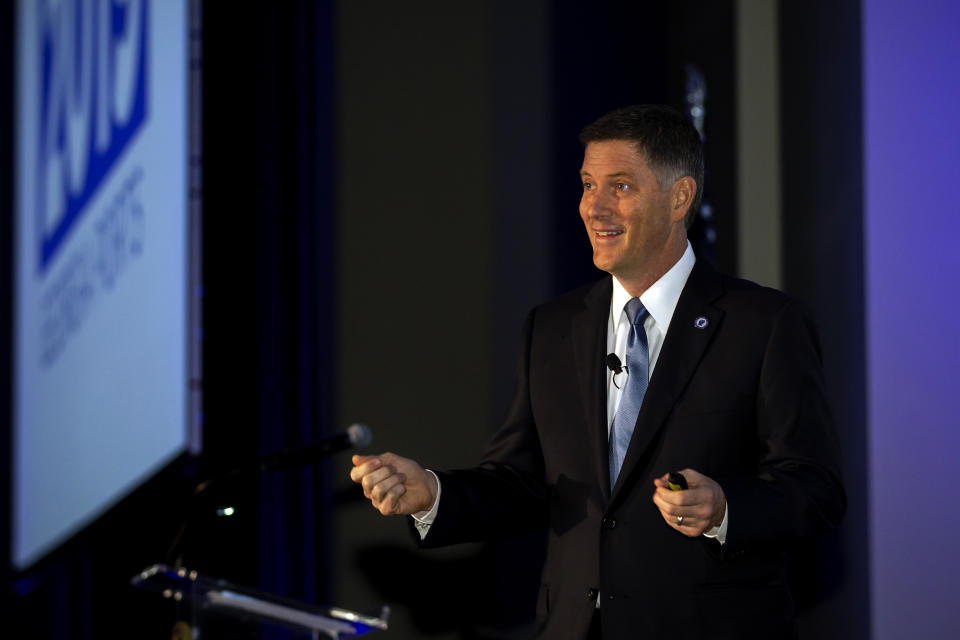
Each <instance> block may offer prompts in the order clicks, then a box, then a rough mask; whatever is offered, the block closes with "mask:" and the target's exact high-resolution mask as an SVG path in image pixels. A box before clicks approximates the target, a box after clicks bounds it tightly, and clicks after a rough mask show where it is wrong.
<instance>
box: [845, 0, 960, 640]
mask: <svg viewBox="0 0 960 640" xmlns="http://www.w3.org/2000/svg"><path fill="white" fill-rule="evenodd" d="M862 10H863V83H864V100H863V104H864V164H865V166H864V176H865V185H864V187H865V194H864V207H865V209H864V231H865V234H866V235H865V252H866V267H867V268H866V273H867V276H866V277H867V282H866V298H867V365H868V370H867V380H868V382H867V388H868V398H867V403H868V404H867V410H868V420H869V426H868V434H869V435H868V438H869V443H868V446H869V450H868V455H869V466H870V470H869V474H870V475H869V477H870V513H871V522H870V527H869V530H870V536H871V537H870V556H871V562H870V565H871V593H872V616H871V617H872V637H873V638H875V639H877V640H887V639H890V640H893V639H899V638H914V637H924V636H927V637H935V638H957V637H960V608H958V607H957V606H956V598H957V595H956V594H957V593H958V592H960V552H958V551H957V542H956V539H957V536H958V535H960V500H958V499H957V497H956V491H957V484H958V483H957V474H956V469H957V468H958V466H960V465H958V464H957V460H958V457H960V456H958V451H960V417H958V416H960V407H958V405H960V384H958V382H957V372H958V371H960V298H958V293H960V291H958V289H960V287H958V277H957V273H958V271H960V189H958V188H960V121H958V118H960V73H958V71H957V64H958V62H960V37H958V34H960V3H956V2H951V1H949V0H943V1H929V2H917V3H909V4H905V3H901V2H893V1H890V0H864V2H863V4H862Z"/></svg>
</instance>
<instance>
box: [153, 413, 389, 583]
mask: <svg viewBox="0 0 960 640" xmlns="http://www.w3.org/2000/svg"><path fill="white" fill-rule="evenodd" d="M372 440H373V433H372V432H371V431H370V428H369V427H367V426H366V425H363V424H352V425H350V426H349V427H347V430H346V432H345V433H338V434H337V435H335V436H331V437H329V438H324V439H323V440H320V441H319V442H313V443H310V444H306V445H303V446H300V447H291V448H289V449H281V450H279V451H275V452H274V453H271V454H269V455H267V456H264V457H263V458H260V460H257V461H255V462H250V463H247V464H244V465H241V466H238V467H234V468H232V469H230V470H228V471H227V472H226V473H222V474H219V475H216V476H213V477H212V478H208V479H207V480H204V481H203V482H201V483H199V484H198V485H197V486H196V487H194V489H193V493H192V494H191V495H190V499H189V501H188V503H187V505H186V515H185V517H184V519H183V520H182V522H181V524H180V529H179V530H178V531H177V534H176V535H175V536H174V538H173V541H172V543H171V544H170V547H169V548H168V550H167V555H166V558H167V563H168V564H173V566H175V567H179V566H180V565H181V560H182V554H181V549H182V545H183V539H184V534H185V533H186V532H187V529H188V528H189V526H190V524H191V523H192V522H193V521H194V520H195V519H196V518H197V517H198V516H199V515H200V514H201V513H202V512H204V511H206V509H207V508H209V505H205V504H204V502H203V501H202V500H201V499H202V498H203V497H204V494H205V493H207V491H208V489H210V487H211V486H212V485H218V486H219V485H221V484H223V483H224V482H225V481H227V480H231V479H235V478H238V477H242V476H248V475H253V474H256V473H259V472H267V471H280V470H283V469H295V468H297V467H301V466H303V465H306V464H310V463H311V462H316V461H318V460H320V459H322V458H325V457H327V456H331V455H333V454H335V453H339V452H341V451H345V450H347V449H362V448H364V447H367V446H369V445H370V442H371V441H372ZM231 512H232V511H231ZM218 515H219V511H218ZM224 515H226V514H224Z"/></svg>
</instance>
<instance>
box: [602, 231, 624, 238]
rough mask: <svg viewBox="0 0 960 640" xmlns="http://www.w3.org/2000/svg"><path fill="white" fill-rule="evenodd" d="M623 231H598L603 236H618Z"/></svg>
mask: <svg viewBox="0 0 960 640" xmlns="http://www.w3.org/2000/svg"><path fill="white" fill-rule="evenodd" d="M621 233H623V231H597V235H598V236H601V237H606V236H618V235H620V234H621Z"/></svg>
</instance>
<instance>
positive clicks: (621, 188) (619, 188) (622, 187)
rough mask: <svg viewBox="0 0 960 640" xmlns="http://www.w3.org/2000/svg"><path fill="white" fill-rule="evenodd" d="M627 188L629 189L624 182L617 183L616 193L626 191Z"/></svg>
mask: <svg viewBox="0 0 960 640" xmlns="http://www.w3.org/2000/svg"><path fill="white" fill-rule="evenodd" d="M629 188H630V185H628V184H627V183H625V182H618V183H617V191H626V190H627V189H629Z"/></svg>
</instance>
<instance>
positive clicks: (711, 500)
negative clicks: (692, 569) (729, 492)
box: [653, 469, 727, 538]
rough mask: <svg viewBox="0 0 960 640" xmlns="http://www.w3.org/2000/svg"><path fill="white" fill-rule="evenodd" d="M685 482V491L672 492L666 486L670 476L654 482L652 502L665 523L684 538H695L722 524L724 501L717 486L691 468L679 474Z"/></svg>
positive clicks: (725, 500)
mask: <svg viewBox="0 0 960 640" xmlns="http://www.w3.org/2000/svg"><path fill="white" fill-rule="evenodd" d="M680 473H682V474H683V477H684V478H686V479H687V487H688V488H687V489H684V490H683V491H671V490H670V488H669V487H668V486H667V478H668V477H669V474H664V475H663V476H661V477H659V478H657V479H656V480H654V481H653V484H655V485H656V487H657V489H656V491H654V492H653V502H654V504H656V505H657V508H658V509H660V515H662V516H663V519H664V521H665V522H666V523H667V524H668V525H670V526H671V527H673V528H674V529H676V530H677V531H679V532H680V533H682V534H683V535H685V536H690V537H691V538H695V537H697V536H699V535H701V534H703V533H705V532H707V531H710V529H712V528H714V527H719V526H720V523H722V522H723V514H724V513H726V510H727V499H726V497H725V496H724V495H723V489H721V488H720V485H719V484H717V483H716V482H714V481H713V480H711V479H710V478H708V477H707V476H705V475H703V474H702V473H698V472H696V471H694V470H693V469H683V470H681V471H680Z"/></svg>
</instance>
